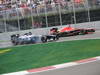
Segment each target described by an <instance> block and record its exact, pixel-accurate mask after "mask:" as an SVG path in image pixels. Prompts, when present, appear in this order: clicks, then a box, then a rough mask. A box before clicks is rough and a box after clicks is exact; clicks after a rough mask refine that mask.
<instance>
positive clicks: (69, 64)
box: [54, 62, 78, 69]
mask: <svg viewBox="0 0 100 75" xmlns="http://www.w3.org/2000/svg"><path fill="white" fill-rule="evenodd" d="M77 64H78V63H76V62H70V63H64V64H59V65H54V67H56V68H57V69H58V68H65V67H70V66H74V65H77Z"/></svg>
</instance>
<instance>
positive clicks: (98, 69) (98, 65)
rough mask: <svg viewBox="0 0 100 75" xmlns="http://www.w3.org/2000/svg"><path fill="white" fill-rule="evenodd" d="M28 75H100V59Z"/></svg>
mask: <svg viewBox="0 0 100 75" xmlns="http://www.w3.org/2000/svg"><path fill="white" fill-rule="evenodd" d="M27 75H100V60H98V61H95V62H90V63H85V64H80V65H76V66H71V67H65V68H61V69H55V70H49V71H44V72H38V73H31V74H27Z"/></svg>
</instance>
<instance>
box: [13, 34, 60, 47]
mask: <svg viewBox="0 0 100 75" xmlns="http://www.w3.org/2000/svg"><path fill="white" fill-rule="evenodd" d="M58 39H59V38H58V37H57V36H56V35H32V34H30V33H26V34H24V35H22V36H20V35H19V34H13V35H11V42H12V43H13V45H23V44H35V43H45V42H48V41H50V40H53V41H56V40H58Z"/></svg>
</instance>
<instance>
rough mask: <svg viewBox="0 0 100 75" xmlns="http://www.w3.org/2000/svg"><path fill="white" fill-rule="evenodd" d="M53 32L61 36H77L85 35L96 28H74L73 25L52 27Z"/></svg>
mask: <svg viewBox="0 0 100 75" xmlns="http://www.w3.org/2000/svg"><path fill="white" fill-rule="evenodd" d="M50 31H51V33H52V34H54V35H57V36H59V37H67V36H75V35H85V34H89V33H93V32H95V29H92V28H87V29H84V28H82V29H81V28H73V27H70V26H69V27H63V28H61V29H58V28H52V29H50Z"/></svg>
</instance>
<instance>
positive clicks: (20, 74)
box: [2, 71, 29, 75]
mask: <svg viewBox="0 0 100 75" xmlns="http://www.w3.org/2000/svg"><path fill="white" fill-rule="evenodd" d="M25 74H29V72H27V71H20V72H13V73H7V74H2V75H25Z"/></svg>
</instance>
